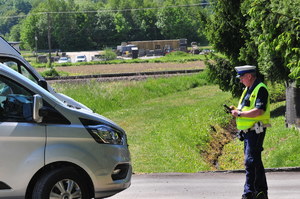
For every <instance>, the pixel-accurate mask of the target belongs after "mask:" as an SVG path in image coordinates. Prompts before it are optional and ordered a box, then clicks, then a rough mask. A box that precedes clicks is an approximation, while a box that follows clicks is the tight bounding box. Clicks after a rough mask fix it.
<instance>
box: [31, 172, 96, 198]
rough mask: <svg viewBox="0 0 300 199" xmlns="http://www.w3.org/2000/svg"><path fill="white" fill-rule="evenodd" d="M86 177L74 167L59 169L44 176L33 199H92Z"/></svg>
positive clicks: (33, 193) (35, 188) (34, 192)
mask: <svg viewBox="0 0 300 199" xmlns="http://www.w3.org/2000/svg"><path fill="white" fill-rule="evenodd" d="M91 198H92V193H91V192H90V190H89V188H88V183H87V180H86V178H84V175H82V174H81V173H79V172H77V171H76V170H75V169H74V168H72V167H64V168H57V169H54V170H50V172H47V173H45V174H44V175H42V176H41V177H40V178H39V180H38V181H37V183H36V184H35V185H34V188H33V192H32V199H91Z"/></svg>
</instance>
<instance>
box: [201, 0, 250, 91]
mask: <svg viewBox="0 0 300 199" xmlns="http://www.w3.org/2000/svg"><path fill="white" fill-rule="evenodd" d="M207 20H208V21H207V26H206V36H207V38H208V40H209V41H210V43H211V44H212V45H213V48H214V49H215V50H217V51H219V52H221V53H223V54H224V55H226V57H227V59H224V58H220V59H218V61H217V62H216V63H210V62H207V65H208V67H209V69H210V77H211V78H212V79H213V78H215V77H218V79H217V80H216V81H217V83H218V84H219V86H220V88H221V89H222V90H224V91H231V93H232V94H233V95H234V96H238V95H240V93H241V86H240V85H239V84H237V83H236V81H235V76H236V75H235V74H236V72H235V70H234V66H237V65H242V64H245V62H244V61H242V60H239V54H240V49H241V48H243V47H244V45H245V43H246V42H245V41H246V40H247V39H248V38H245V36H246V35H245V34H243V32H245V31H246V28H245V18H244V16H243V15H242V13H241V1H239V0H238V1H237V0H222V1H217V3H216V4H214V6H213V14H212V15H211V16H210V18H208V19H207ZM253 60H255V59H253ZM248 64H254V65H255V64H256V63H248ZM224 68H226V70H224Z"/></svg>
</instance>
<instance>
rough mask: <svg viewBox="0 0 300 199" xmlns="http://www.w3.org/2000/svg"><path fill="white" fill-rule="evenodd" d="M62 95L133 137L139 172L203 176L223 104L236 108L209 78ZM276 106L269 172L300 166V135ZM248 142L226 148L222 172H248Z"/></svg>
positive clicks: (70, 89)
mask: <svg viewBox="0 0 300 199" xmlns="http://www.w3.org/2000/svg"><path fill="white" fill-rule="evenodd" d="M53 86H54V87H55V88H56V90H57V91H58V92H62V93H65V94H67V95H69V96H71V97H72V98H74V99H76V100H78V101H80V102H82V103H83V104H85V105H87V106H88V107H90V108H91V109H92V110H94V111H95V112H97V113H99V114H101V115H104V116H105V117H108V118H110V119H112V120H113V121H115V122H116V123H118V124H119V125H120V126H121V127H122V128H124V129H125V131H126V132H127V135H128V142H129V148H130V151H131V156H132V163H133V170H134V172H135V173H153V172H198V171H206V170H211V169H213V168H212V166H211V165H210V164H209V163H208V162H207V161H206V160H205V159H204V157H203V156H202V155H201V151H204V150H205V149H206V148H207V146H208V143H209V141H210V140H211V139H212V136H211V134H210V133H211V126H216V125H218V126H223V125H225V124H227V123H228V122H229V121H230V119H231V116H230V115H227V114H226V113H225V112H224V110H223V107H222V105H223V104H224V103H226V104H228V105H230V104H232V103H236V101H237V99H232V97H231V95H230V93H227V92H222V91H221V90H219V88H218V86H216V85H211V84H209V83H208V82H207V80H206V75H205V72H204V73H200V74H196V75H188V76H177V77H170V78H159V79H148V80H145V81H124V82H123V81H122V82H110V83H108V82H107V83H103V82H96V81H91V82H89V83H81V84H76V83H72V84H65V83H64V84H54V85H53ZM283 105H284V104H283V103H282V102H281V103H276V104H272V110H273V112H272V114H273V119H272V123H273V127H272V128H270V129H269V130H268V134H267V136H266V141H265V151H264V153H263V157H264V161H265V165H266V167H282V166H297V165H298V166H299V165H300V158H299V156H298V154H299V152H300V147H299V141H300V136H299V131H297V130H293V129H286V128H285V126H284V116H282V111H281V110H282V108H281V107H282V106H283ZM242 147H243V146H242V142H240V141H238V140H237V139H234V140H233V141H232V142H231V143H230V144H227V145H226V146H225V147H224V152H223V155H222V156H221V157H220V158H219V168H220V169H242V168H243V152H242V150H243V149H242Z"/></svg>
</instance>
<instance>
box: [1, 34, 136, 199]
mask: <svg viewBox="0 0 300 199" xmlns="http://www.w3.org/2000/svg"><path fill="white" fill-rule="evenodd" d="M1 41H4V39H2V38H1V39H0V60H2V61H0V62H2V63H5V65H4V64H1V63H0V159H1V163H0V198H5V199H11V198H18V199H19V198H26V199H48V198H49V199H50V198H51V199H52V198H53V199H54V198H57V199H58V198H61V199H71V198H73V199H75V198H77V199H91V198H104V197H108V196H111V195H114V194H116V193H118V192H120V191H122V190H124V189H126V188H128V187H129V186H130V181H131V173H132V167H131V161H130V154H129V150H128V145H127V139H126V134H125V132H124V130H123V129H122V128H121V127H119V126H118V125H117V124H115V123H114V122H112V121H110V120H109V119H107V118H104V117H103V116H101V115H98V114H96V113H93V112H92V111H91V110H90V109H88V108H86V107H85V106H84V105H82V104H80V103H78V102H76V101H75V100H73V99H71V98H69V97H66V96H64V95H61V94H57V93H55V92H54V91H53V89H51V87H50V86H49V85H48V84H47V82H45V80H44V79H43V78H41V77H40V75H39V74H38V73H37V72H36V71H35V70H34V69H33V68H32V67H31V66H30V65H29V64H28V63H27V62H26V61H25V60H24V59H23V58H22V57H21V56H16V55H15V54H14V53H15V52H14V51H13V50H14V49H9V48H11V47H10V46H5V45H4V47H7V49H4V48H3V42H1ZM12 52H13V53H12ZM3 60H4V61H3ZM9 60H12V62H14V63H16V66H17V67H20V68H19V72H20V73H21V74H22V75H21V74H20V73H18V72H16V71H15V70H13V69H11V68H10V67H8V66H7V65H8V62H9ZM24 72H25V73H26V74H28V76H27V75H26V76H27V77H29V78H26V77H25V76H24ZM30 79H32V80H33V81H31V80H30ZM41 82H42V83H41ZM38 84H39V85H42V86H43V88H42V87H41V86H39V85H38ZM44 88H45V89H44Z"/></svg>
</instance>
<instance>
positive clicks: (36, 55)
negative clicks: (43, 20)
mask: <svg viewBox="0 0 300 199" xmlns="http://www.w3.org/2000/svg"><path fill="white" fill-rule="evenodd" d="M34 41H35V61H36V63H37V62H38V52H37V41H38V37H37V34H36V31H35V36H34Z"/></svg>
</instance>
